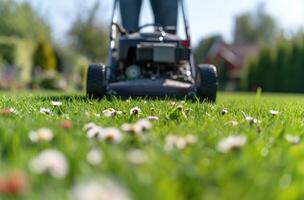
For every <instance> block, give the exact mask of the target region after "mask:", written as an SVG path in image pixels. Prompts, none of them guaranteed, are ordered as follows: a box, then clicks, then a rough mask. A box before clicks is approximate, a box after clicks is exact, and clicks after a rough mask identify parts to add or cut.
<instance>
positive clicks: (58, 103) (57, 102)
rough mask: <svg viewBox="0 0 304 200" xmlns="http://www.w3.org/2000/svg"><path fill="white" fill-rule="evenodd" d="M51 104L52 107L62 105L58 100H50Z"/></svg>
mask: <svg viewBox="0 0 304 200" xmlns="http://www.w3.org/2000/svg"><path fill="white" fill-rule="evenodd" d="M51 104H52V105H53V106H54V107H59V106H61V105H62V102H60V101H51Z"/></svg>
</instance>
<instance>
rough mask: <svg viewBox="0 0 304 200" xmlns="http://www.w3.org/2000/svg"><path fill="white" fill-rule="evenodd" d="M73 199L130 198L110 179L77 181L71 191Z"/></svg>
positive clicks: (120, 199) (122, 199)
mask: <svg viewBox="0 0 304 200" xmlns="http://www.w3.org/2000/svg"><path fill="white" fill-rule="evenodd" d="M71 196H72V199H73V200H84V199H85V200H130V199H131V198H130V196H129V194H128V193H127V192H126V190H125V189H124V188H123V187H122V186H121V185H119V184H117V183H116V182H114V181H113V180H111V179H103V180H93V179H92V180H87V181H82V182H78V183H77V184H76V185H75V186H74V187H73V189H72V191H71Z"/></svg>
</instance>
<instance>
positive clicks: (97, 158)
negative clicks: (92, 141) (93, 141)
mask: <svg viewBox="0 0 304 200" xmlns="http://www.w3.org/2000/svg"><path fill="white" fill-rule="evenodd" d="M87 161H88V162H89V163H90V164H91V165H98V164H100V163H101V161H102V154H101V152H100V150H99V149H92V150H91V151H89V152H88V153H87Z"/></svg>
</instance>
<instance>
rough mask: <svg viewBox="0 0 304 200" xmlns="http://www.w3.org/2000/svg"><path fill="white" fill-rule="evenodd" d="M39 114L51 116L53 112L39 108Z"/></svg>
mask: <svg viewBox="0 0 304 200" xmlns="http://www.w3.org/2000/svg"><path fill="white" fill-rule="evenodd" d="M39 112H40V113H41V114H46V115H53V112H52V111H51V110H50V109H48V108H40V111H39Z"/></svg>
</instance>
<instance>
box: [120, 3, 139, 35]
mask: <svg viewBox="0 0 304 200" xmlns="http://www.w3.org/2000/svg"><path fill="white" fill-rule="evenodd" d="M119 3H120V13H121V18H122V19H121V20H122V25H123V27H124V28H125V29H126V30H127V31H128V32H136V31H137V30H138V26H139V15H140V9H141V4H142V0H119Z"/></svg>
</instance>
